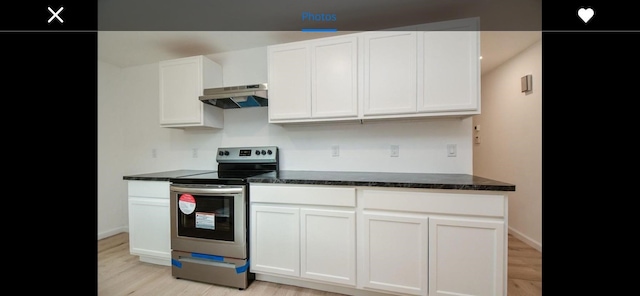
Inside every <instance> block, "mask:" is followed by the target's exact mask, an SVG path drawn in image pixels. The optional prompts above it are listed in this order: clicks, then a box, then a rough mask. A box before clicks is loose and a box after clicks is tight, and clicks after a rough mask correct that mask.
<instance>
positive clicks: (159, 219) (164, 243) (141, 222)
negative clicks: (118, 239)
mask: <svg viewBox="0 0 640 296" xmlns="http://www.w3.org/2000/svg"><path fill="white" fill-rule="evenodd" d="M167 193H168V191H167ZM169 219H170V211H169V199H162V198H146V197H131V196H130V197H129V251H130V252H131V254H133V255H138V256H140V261H144V262H149V263H155V264H161V265H166V266H170V265H171V264H170V263H171V261H170V260H171V231H170V225H171V224H170V221H169Z"/></svg>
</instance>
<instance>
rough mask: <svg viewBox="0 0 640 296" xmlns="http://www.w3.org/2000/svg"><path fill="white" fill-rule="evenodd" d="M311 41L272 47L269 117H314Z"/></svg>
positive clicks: (269, 55)
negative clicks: (312, 105)
mask: <svg viewBox="0 0 640 296" xmlns="http://www.w3.org/2000/svg"><path fill="white" fill-rule="evenodd" d="M309 54H310V50H309V45H308V44H307V43H303V42H296V43H291V44H286V45H278V46H273V47H269V50H268V60H269V70H268V71H269V120H278V119H301V118H309V117H311V68H310V65H311V61H310V57H309Z"/></svg>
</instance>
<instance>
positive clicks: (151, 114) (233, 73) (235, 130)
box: [98, 47, 473, 238]
mask: <svg viewBox="0 0 640 296" xmlns="http://www.w3.org/2000/svg"><path fill="white" fill-rule="evenodd" d="M266 56H267V55H266V48H264V47H263V48H257V49H251V50H243V51H237V52H232V53H224V54H216V55H210V56H209V57H210V58H211V59H213V60H214V61H216V62H219V63H220V64H221V65H222V67H223V71H224V73H223V81H224V83H225V84H226V85H232V84H245V83H262V82H267V63H266ZM98 67H99V75H98V80H99V88H98V96H99V98H100V102H101V103H100V105H99V108H98V114H99V118H100V121H99V134H101V135H100V136H99V138H100V139H105V141H100V142H99V143H98V144H99V146H98V149H99V151H100V153H99V156H98V157H99V165H98V175H99V180H98V201H99V202H98V212H99V213H100V214H99V217H100V218H99V219H98V238H101V237H106V236H108V235H110V234H112V233H113V232H114V231H117V230H120V229H127V225H128V219H127V213H126V205H127V194H126V186H127V185H126V181H125V180H122V177H123V176H125V175H133V174H141V173H151V172H159V171H166V170H179V169H213V170H215V169H216V166H217V164H216V162H215V152H216V149H217V148H218V147H220V146H259V145H276V146H278V147H279V148H280V161H281V163H280V165H281V169H283V170H320V171H326V170H336V171H379V172H422V173H462V174H471V173H472V169H473V168H472V153H473V150H472V142H471V133H472V119H471V118H467V119H427V120H414V121H408V120H405V121H400V120H394V121H376V122H369V121H365V123H364V124H359V123H326V124H299V125H275V124H269V123H268V118H267V109H266V108H249V109H235V110H225V112H224V116H225V119H224V121H225V127H224V129H222V130H202V129H196V130H191V129H185V130H182V129H168V128H162V127H160V125H159V105H158V101H159V100H158V92H159V91H158V90H159V84H158V83H159V82H158V81H159V73H158V64H157V63H154V64H150V65H143V66H136V67H129V68H124V69H118V68H116V67H114V66H111V65H109V64H106V63H102V62H100V63H99V64H98ZM114 88H115V90H114ZM102 134H104V135H102ZM111 138H115V140H113V141H111ZM447 144H457V148H458V151H457V153H458V156H457V157H447V149H446V145H447ZM332 145H339V146H340V156H339V157H332V156H331V146H332ZM390 145H399V146H400V156H399V157H394V158H392V157H390V156H389V153H390V151H389V150H390V147H389V146H390ZM194 148H196V149H198V155H199V157H198V158H193V157H192V151H193V149H194ZM153 149H156V153H157V157H156V158H153V157H152V151H153Z"/></svg>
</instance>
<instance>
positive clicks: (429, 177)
mask: <svg viewBox="0 0 640 296" xmlns="http://www.w3.org/2000/svg"><path fill="white" fill-rule="evenodd" d="M214 172H216V171H215V170H174V171H166V172H156V173H148V174H138V175H129V176H124V177H123V179H124V180H142V181H170V180H171V179H174V178H180V177H185V176H193V175H200V174H208V173H214ZM247 180H248V182H249V183H279V184H310V185H344V186H377V187H402V188H427V189H457V190H489V191H516V186H515V185H513V184H508V183H504V182H500V181H496V180H491V179H487V178H482V177H478V176H474V175H466V174H426V173H378V172H336V171H287V170H280V171H279V172H278V173H277V174H276V173H275V172H274V173H267V174H262V175H258V176H254V177H250V178H248V179H247Z"/></svg>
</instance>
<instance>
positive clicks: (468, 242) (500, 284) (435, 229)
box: [429, 218, 506, 296]
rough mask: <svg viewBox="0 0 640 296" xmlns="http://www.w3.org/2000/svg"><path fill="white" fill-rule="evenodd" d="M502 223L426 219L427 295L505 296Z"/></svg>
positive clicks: (503, 227) (503, 232) (503, 229)
mask: <svg viewBox="0 0 640 296" xmlns="http://www.w3.org/2000/svg"><path fill="white" fill-rule="evenodd" d="M505 248H506V246H505V225H504V222H503V221H485V220H473V219H462V218H460V219H455V218H451V219H449V218H446V219H445V218H430V219H429V295H432V296H435V295H487V296H488V295H491V296H495V295H505V293H506V289H505V286H504V285H505V281H506V266H505V264H506V258H505V257H506V256H505V254H506V250H505Z"/></svg>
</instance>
